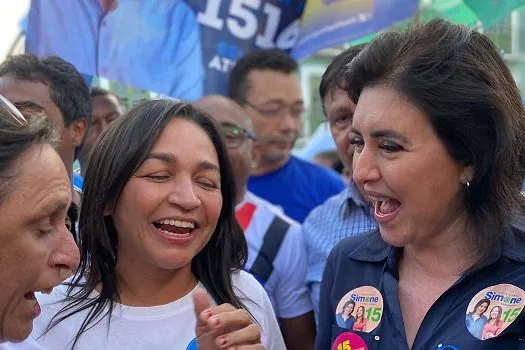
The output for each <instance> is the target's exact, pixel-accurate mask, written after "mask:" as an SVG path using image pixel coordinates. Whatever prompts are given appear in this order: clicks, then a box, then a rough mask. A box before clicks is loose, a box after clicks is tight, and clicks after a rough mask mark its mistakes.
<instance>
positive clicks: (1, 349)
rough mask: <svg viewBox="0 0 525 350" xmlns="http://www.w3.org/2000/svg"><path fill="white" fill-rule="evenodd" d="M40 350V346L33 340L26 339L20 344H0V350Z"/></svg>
mask: <svg viewBox="0 0 525 350" xmlns="http://www.w3.org/2000/svg"><path fill="white" fill-rule="evenodd" d="M20 349H22V350H42V347H41V346H40V344H38V343H37V342H36V341H35V340H33V339H27V340H25V341H23V342H21V343H16V344H13V343H0V350H20Z"/></svg>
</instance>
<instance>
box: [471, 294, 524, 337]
mask: <svg viewBox="0 0 525 350" xmlns="http://www.w3.org/2000/svg"><path fill="white" fill-rule="evenodd" d="M524 305H525V292H524V291H523V290H522V289H521V288H518V287H516V286H513V285H512V284H498V285H495V286H491V287H488V288H485V289H483V290H482V291H481V292H479V293H478V294H476V296H474V298H472V300H471V301H470V303H469V304H468V307H467V313H466V315H465V323H466V326H467V329H468V331H469V332H470V334H472V335H473V336H474V337H476V338H478V339H481V340H487V339H490V338H494V337H497V336H498V335H500V334H501V332H503V331H504V330H505V328H507V327H508V326H509V325H510V324H511V323H512V322H514V320H516V318H518V316H519V315H520V313H521V310H523V306H524Z"/></svg>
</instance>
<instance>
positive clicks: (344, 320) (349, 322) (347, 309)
mask: <svg viewBox="0 0 525 350" xmlns="http://www.w3.org/2000/svg"><path fill="white" fill-rule="evenodd" d="M354 308H355V302H354V301H353V300H348V301H347V302H346V303H345V304H344V306H343V310H341V312H340V313H339V314H337V325H338V326H339V327H342V328H346V329H352V327H353V326H354V322H355V317H354V316H352V313H353V312H354Z"/></svg>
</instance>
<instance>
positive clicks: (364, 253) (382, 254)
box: [348, 229, 393, 262]
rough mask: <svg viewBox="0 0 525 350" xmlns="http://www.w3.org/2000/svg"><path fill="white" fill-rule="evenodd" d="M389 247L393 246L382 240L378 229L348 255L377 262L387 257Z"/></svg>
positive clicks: (356, 258)
mask: <svg viewBox="0 0 525 350" xmlns="http://www.w3.org/2000/svg"><path fill="white" fill-rule="evenodd" d="M391 249H393V247H392V246H391V245H389V244H388V243H386V242H385V241H383V239H382V238H381V234H380V233H379V229H378V230H376V231H375V232H374V233H372V234H371V235H370V236H369V237H368V238H367V239H366V240H365V241H364V242H362V243H361V244H359V245H358V246H357V247H356V248H355V249H354V250H353V251H352V252H350V254H348V257H349V258H350V259H354V260H360V261H368V262H379V261H382V260H385V259H386V258H388V256H389V255H390V251H391Z"/></svg>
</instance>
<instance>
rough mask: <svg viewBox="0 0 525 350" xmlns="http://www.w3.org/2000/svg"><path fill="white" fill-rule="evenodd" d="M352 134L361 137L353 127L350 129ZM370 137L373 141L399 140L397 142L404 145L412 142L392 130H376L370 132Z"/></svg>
mask: <svg viewBox="0 0 525 350" xmlns="http://www.w3.org/2000/svg"><path fill="white" fill-rule="evenodd" d="M352 132H353V133H354V134H357V135H360V136H361V132H359V130H357V129H356V128H354V127H352ZM370 136H371V137H373V138H375V139H380V138H391V139H396V140H399V141H401V142H404V143H406V144H411V143H412V142H410V140H409V139H408V138H406V136H405V135H403V134H401V133H398V132H397V131H394V130H376V131H372V132H371V133H370Z"/></svg>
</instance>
